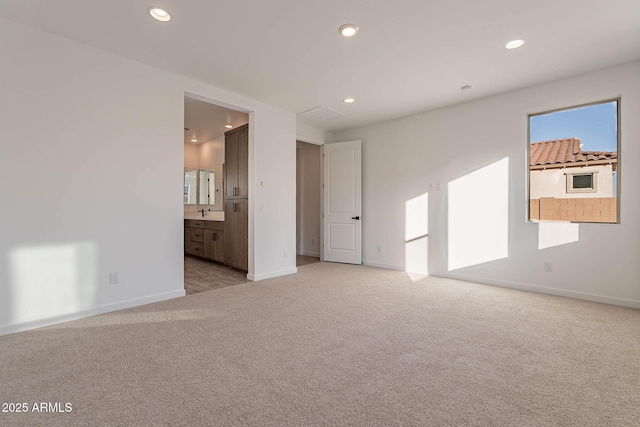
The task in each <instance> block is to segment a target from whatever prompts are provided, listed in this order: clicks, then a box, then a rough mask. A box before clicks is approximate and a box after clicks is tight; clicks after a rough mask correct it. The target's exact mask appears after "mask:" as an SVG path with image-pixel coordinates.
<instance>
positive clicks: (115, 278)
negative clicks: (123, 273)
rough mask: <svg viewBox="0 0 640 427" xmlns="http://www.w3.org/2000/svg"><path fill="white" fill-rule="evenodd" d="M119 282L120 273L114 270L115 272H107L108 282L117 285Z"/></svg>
mask: <svg viewBox="0 0 640 427" xmlns="http://www.w3.org/2000/svg"><path fill="white" fill-rule="evenodd" d="M118 283H120V274H119V273H118V272H117V271H116V272H115V273H109V284H111V285H117V284H118Z"/></svg>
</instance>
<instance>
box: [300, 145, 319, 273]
mask: <svg viewBox="0 0 640 427" xmlns="http://www.w3.org/2000/svg"><path fill="white" fill-rule="evenodd" d="M321 167H322V157H321V154H320V146H319V145H315V144H310V143H307V142H303V141H296V265H297V266H301V265H306V264H311V263H315V262H319V261H320V252H321V239H320V222H321V219H322V213H321V198H322V181H321Z"/></svg>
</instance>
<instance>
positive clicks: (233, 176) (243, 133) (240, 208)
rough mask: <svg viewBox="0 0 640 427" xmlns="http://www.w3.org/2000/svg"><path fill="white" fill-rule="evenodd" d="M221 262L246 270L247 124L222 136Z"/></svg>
mask: <svg viewBox="0 0 640 427" xmlns="http://www.w3.org/2000/svg"><path fill="white" fill-rule="evenodd" d="M224 141H225V144H224V159H225V160H224V161H225V168H224V170H225V178H226V179H225V209H224V224H225V226H224V234H225V237H224V262H225V264H227V265H228V266H231V267H234V268H237V269H239V270H245V271H246V270H248V269H249V200H248V197H249V125H248V124H247V125H244V126H240V127H238V128H236V129H233V130H230V131H228V132H225V134H224Z"/></svg>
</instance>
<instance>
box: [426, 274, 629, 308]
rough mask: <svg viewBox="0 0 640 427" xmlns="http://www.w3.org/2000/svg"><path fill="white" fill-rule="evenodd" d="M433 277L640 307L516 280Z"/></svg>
mask: <svg viewBox="0 0 640 427" xmlns="http://www.w3.org/2000/svg"><path fill="white" fill-rule="evenodd" d="M432 276H434V277H443V278H446V279H455V280H464V281H466V282H474V283H481V284H484V285H492V286H499V287H501V288H509V289H517V290H520V291H529V292H536V293H539V294H547V295H556V296H560V297H567V298H574V299H580V300H585V301H593V302H599V303H603V304H611V305H618V306H621V307H629V308H640V301H636V300H630V299H625V298H615V297H608V296H604V295H596V294H589V293H586V292H578V291H569V290H566V289H558V288H548V287H545V286H538V285H528V284H525V283H518V282H506V281H502V280H493V279H484V278H480V277H469V276H464V275H461V274H446V275H445V274H439V275H435V274H432Z"/></svg>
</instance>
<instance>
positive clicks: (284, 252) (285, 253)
mask: <svg viewBox="0 0 640 427" xmlns="http://www.w3.org/2000/svg"><path fill="white" fill-rule="evenodd" d="M283 256H284V257H285V258H286V257H287V251H286V250H285V251H283Z"/></svg>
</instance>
